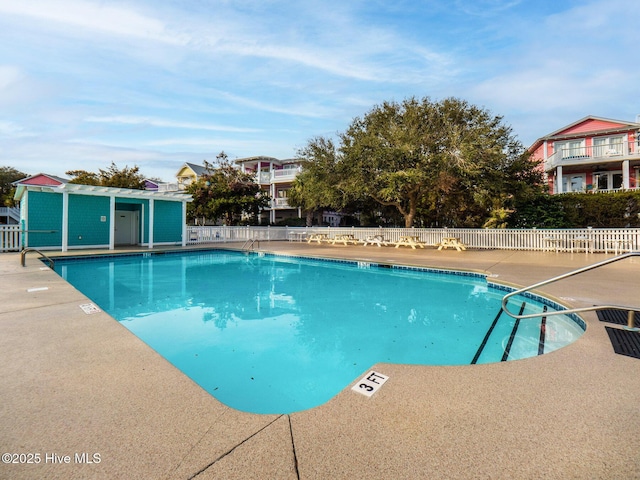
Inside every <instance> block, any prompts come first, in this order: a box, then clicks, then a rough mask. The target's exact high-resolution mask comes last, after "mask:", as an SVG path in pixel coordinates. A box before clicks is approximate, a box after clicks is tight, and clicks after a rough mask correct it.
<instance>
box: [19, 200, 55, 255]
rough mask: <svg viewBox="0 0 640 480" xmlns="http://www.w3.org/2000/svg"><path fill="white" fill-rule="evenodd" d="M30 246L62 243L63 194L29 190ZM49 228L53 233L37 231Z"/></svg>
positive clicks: (47, 245)
mask: <svg viewBox="0 0 640 480" xmlns="http://www.w3.org/2000/svg"><path fill="white" fill-rule="evenodd" d="M27 196H28V198H27V209H28V213H27V215H28V217H27V218H28V224H27V231H28V232H27V238H28V246H29V247H55V246H60V245H62V195H60V194H59V193H49V192H27ZM35 230H47V231H52V233H45V232H36V231H35Z"/></svg>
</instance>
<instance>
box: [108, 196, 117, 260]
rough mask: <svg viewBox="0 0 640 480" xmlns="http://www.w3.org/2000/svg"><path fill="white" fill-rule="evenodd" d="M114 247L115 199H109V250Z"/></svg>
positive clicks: (112, 197)
mask: <svg viewBox="0 0 640 480" xmlns="http://www.w3.org/2000/svg"><path fill="white" fill-rule="evenodd" d="M115 247H116V197H114V196H111V197H109V250H113V249H114V248H115Z"/></svg>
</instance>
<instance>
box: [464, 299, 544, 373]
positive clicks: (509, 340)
mask: <svg viewBox="0 0 640 480" xmlns="http://www.w3.org/2000/svg"><path fill="white" fill-rule="evenodd" d="M525 308H526V302H522V305H521V306H520V312H519V313H518V315H522V313H523V312H524V310H525ZM546 311H547V306H546V305H545V306H544V307H543V311H542V319H541V321H540V331H539V339H538V340H537V341H535V340H533V337H532V335H533V334H534V332H532V331H531V328H532V327H533V325H531V324H527V328H528V330H529V331H528V332H527V333H524V335H525V337H523V338H518V329H519V327H520V326H521V324H520V320H519V319H516V321H515V323H514V325H513V327H507V324H506V323H504V322H503V323H501V324H500V325H501V328H497V329H496V327H497V325H498V322H499V320H500V318H501V317H502V312H503V310H502V309H500V310H499V311H498V313H497V314H496V317H495V318H494V319H493V322H492V323H491V325H490V326H489V329H488V330H487V333H486V334H485V336H484V338H483V340H482V342H481V343H480V346H479V347H478V350H477V351H476V354H475V355H474V357H473V360H471V365H474V364H476V363H478V361H479V359H480V357H481V356H482V354H483V352H485V355H487V354H488V355H490V356H492V355H496V356H497V357H498V358H500V355H501V358H500V361H502V362H505V361H507V360H508V358H509V354H510V353H511V351H512V347H514V343H515V344H519V345H522V342H523V340H525V344H529V345H530V347H529V348H531V349H534V351H535V350H536V349H537V353H538V355H542V354H544V350H545V343H546V333H547V332H546V330H547V328H546V327H547V316H546V315H545V314H544V313H545V312H546ZM522 325H524V324H522ZM505 327H507V328H510V331H509V332H505V331H504V330H505ZM500 330H502V331H503V333H502V334H501V333H500ZM521 330H522V329H521ZM525 330H526V329H525ZM492 335H494V336H495V335H504V337H503V338H504V340H506V344H505V343H504V340H503V343H502V344H503V345H504V347H503V348H502V353H500V351H497V352H496V351H495V346H494V347H491V348H493V349H494V352H495V353H493V354H492V353H490V352H489V350H488V349H487V348H486V347H487V346H488V345H489V344H490V342H489V339H490V337H491V336H492ZM521 335H523V333H521ZM527 338H529V339H530V341H526V339H527ZM496 346H497V345H496ZM534 355H535V354H534ZM494 361H497V358H496V360H494Z"/></svg>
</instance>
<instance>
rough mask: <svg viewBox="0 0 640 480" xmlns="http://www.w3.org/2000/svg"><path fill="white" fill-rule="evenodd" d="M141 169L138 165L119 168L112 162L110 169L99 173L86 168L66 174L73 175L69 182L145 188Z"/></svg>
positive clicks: (137, 188)
mask: <svg viewBox="0 0 640 480" xmlns="http://www.w3.org/2000/svg"><path fill="white" fill-rule="evenodd" d="M139 170H140V169H139V168H138V167H137V166H134V167H133V168H129V167H127V166H125V167H124V168H122V169H119V168H118V167H117V166H116V164H115V163H114V162H111V165H110V166H109V168H108V169H106V170H103V169H99V170H98V173H94V172H88V171H86V170H69V171H68V172H66V174H67V175H69V176H70V177H72V178H71V180H70V181H69V183H77V184H80V185H101V186H103V187H118V188H133V189H136V190H144V187H145V184H144V177H143V176H142V175H141V174H140V173H139Z"/></svg>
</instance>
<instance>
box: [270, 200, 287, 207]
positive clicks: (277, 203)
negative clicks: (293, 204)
mask: <svg viewBox="0 0 640 480" xmlns="http://www.w3.org/2000/svg"><path fill="white" fill-rule="evenodd" d="M271 205H272V207H273V208H290V207H289V200H288V199H286V198H274V199H273V200H272V201H271Z"/></svg>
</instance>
